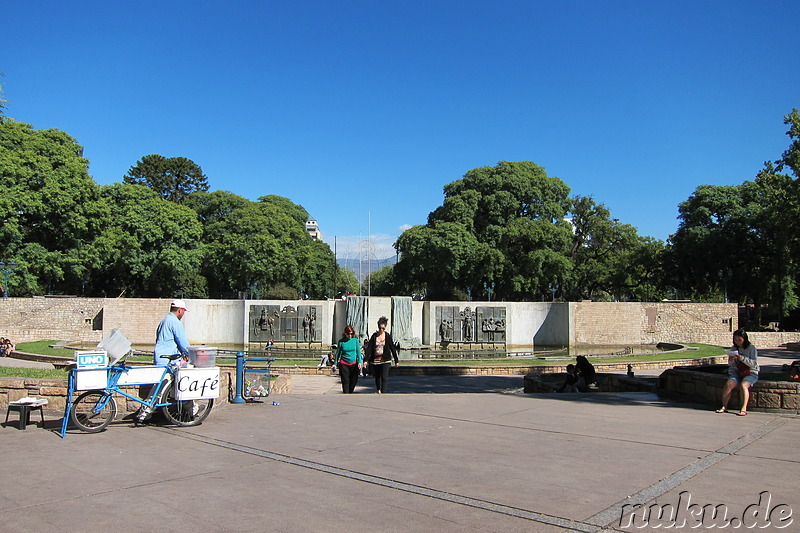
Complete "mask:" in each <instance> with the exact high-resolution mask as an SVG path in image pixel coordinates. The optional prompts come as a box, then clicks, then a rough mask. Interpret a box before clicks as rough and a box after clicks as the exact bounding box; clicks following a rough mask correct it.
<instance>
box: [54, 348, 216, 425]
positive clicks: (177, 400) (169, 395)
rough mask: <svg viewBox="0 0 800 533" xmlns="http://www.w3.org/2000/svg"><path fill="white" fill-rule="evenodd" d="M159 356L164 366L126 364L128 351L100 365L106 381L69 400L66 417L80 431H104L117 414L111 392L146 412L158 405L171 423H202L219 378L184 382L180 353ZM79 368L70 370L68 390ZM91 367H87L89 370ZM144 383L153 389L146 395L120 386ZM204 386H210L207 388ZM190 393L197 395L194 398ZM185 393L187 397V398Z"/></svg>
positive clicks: (71, 386) (115, 403)
mask: <svg viewBox="0 0 800 533" xmlns="http://www.w3.org/2000/svg"><path fill="white" fill-rule="evenodd" d="M161 357H163V358H165V359H169V364H167V365H165V366H163V367H161V366H147V367H132V366H126V365H125V362H124V361H125V358H127V355H125V356H124V357H122V358H120V360H119V361H117V362H116V363H114V364H113V365H111V366H109V367H106V368H103V369H100V370H101V371H107V383H106V384H105V386H104V387H103V388H99V389H96V390H88V391H86V392H84V393H82V394H81V395H80V396H78V397H77V399H75V401H73V402H71V403H68V405H67V409H68V411H69V420H70V421H72V423H73V424H74V425H75V426H76V427H77V428H78V429H80V430H81V431H86V432H89V433H98V432H100V431H103V430H104V429H106V427H107V426H108V425H109V424H110V423H111V421H112V420H114V418H115V417H116V415H117V402H116V401H115V400H114V395H115V394H120V395H122V396H124V397H125V398H127V399H129V400H133V401H135V402H138V403H140V404H142V406H143V407H144V408H145V409H147V410H148V411H147V412H155V410H156V409H160V410H161V412H162V413H163V415H164V417H165V418H166V419H167V421H168V422H169V423H171V424H174V425H177V426H197V425H199V424H200V423H202V422H203V420H205V419H206V417H208V415H209V413H211V409H212V408H213V407H214V399H213V398H209V397H207V396H210V395H211V394H208V393H209V392H212V391H213V390H214V389H216V391H217V393H218V390H219V387H218V386H219V381H218V379H219V378H218V377H217V379H216V381H215V380H214V379H213V378H212V377H208V378H205V379H206V381H205V382H203V383H199V382H192V381H191V377H189V381H188V382H187V381H186V380H187V377H186V376H182V377H179V374H180V372H181V371H184V373H185V372H186V369H181V368H180V367H179V366H178V365H177V364H176V360H177V359H179V358H180V357H181V356H180V355H170V356H161ZM198 370H203V369H198ZM207 370H211V369H207ZM80 371H81V370H80V369H77V370H72V371H71V374H70V392H71V391H72V390H73V389H74V382H75V381H76V380H75V376H76V372H80ZM92 371H93V370H89V372H92ZM94 371H95V372H97V371H98V370H94ZM159 372H160V374H159ZM189 372H191V371H189ZM147 384H152V385H153V389H152V390H151V392H150V394H149V395H148V397H147V398H145V399H142V398H138V397H136V396H134V395H131V394H128V393H127V392H125V391H124V390H122V387H129V386H138V385H147ZM206 388H208V389H209V390H208V391H206ZM184 391H190V394H185V393H184V394H182V392H184ZM198 392H199V394H198ZM192 393H193V394H194V396H199V397H198V398H194V396H193V394H192ZM187 397H188V398H190V399H186V398H187ZM192 398H193V399H192ZM70 399H71V398H70ZM65 422H66V419H65ZM65 430H66V428H63V430H62V433H63V432H64V431H65Z"/></svg>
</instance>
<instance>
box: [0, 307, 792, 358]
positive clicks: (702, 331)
mask: <svg viewBox="0 0 800 533" xmlns="http://www.w3.org/2000/svg"><path fill="white" fill-rule="evenodd" d="M372 300H374V305H372V303H373V302H372ZM372 300H371V301H370V311H369V326H370V328H372V327H374V325H375V322H376V321H377V318H378V317H379V316H381V315H386V316H391V313H390V303H389V299H388V298H380V297H373V299H372ZM187 303H188V305H189V307H190V311H189V313H187V314H186V316H185V317H184V319H183V322H184V325H185V327H186V333H187V336H188V337H189V341H190V342H191V343H192V344H212V345H216V344H229V345H230V344H244V343H245V342H246V339H248V331H249V329H248V328H249V320H248V317H247V316H246V311H247V309H249V306H250V305H251V304H256V303H257V304H268V303H277V304H281V305H297V302H295V301H283V302H281V301H272V300H257V301H256V300H187ZM303 303H304V304H310V305H319V306H322V309H323V313H322V316H321V317H320V318H319V320H318V324H317V330H318V332H319V338H320V342H321V343H322V345H323V346H325V345H327V343H328V342H335V341H336V340H338V338H339V336H340V334H341V331H342V329H343V328H344V320H345V318H344V314H345V304H344V302H341V301H336V302H335V301H319V302H317V301H304V302H303ZM438 305H450V306H459V307H460V308H465V307H472V308H475V307H477V306H478V305H489V304H488V303H487V304H484V303H481V302H413V304H412V306H413V317H412V322H413V324H412V325H413V333H414V336H415V337H416V336H418V335H419V338H420V339H421V340H422V341H423V344H424V345H429V346H430V345H433V344H435V343H436V334H435V329H436V328H435V324H434V321H435V308H436V306H438ZM490 305H491V306H493V307H494V306H500V307H503V308H505V309H506V316H507V318H508V320H507V331H506V339H507V341H506V344H507V346H508V347H513V348H517V349H520V348H533V346H534V345H536V346H539V345H563V346H567V345H570V346H574V347H580V346H585V345H606V346H627V345H639V344H655V343H658V342H662V341H670V342H700V343H707V344H715V345H719V346H728V345H730V344H731V333H732V332H733V331H734V330H735V329H736V327H737V322H736V313H737V306H736V304H699V303H677V302H653V303H649V302H642V303H617V302H615V303H605V302H572V303H558V302H556V303H551V302H491V304H490ZM168 311H169V299H162V298H106V299H103V298H0V336H7V337H10V338H12V339H13V340H14V341H15V342H24V341H33V340H64V341H84V342H91V343H96V342H98V341H99V340H100V339H101V338H102V337H103V334H104V333H108V332H110V331H111V330H112V329H113V328H115V327H118V328H121V330H122V332H123V334H124V335H125V336H126V337H127V338H128V339H130V340H131V341H132V342H133V343H134V344H144V345H149V344H152V343H153V341H154V337H155V330H156V326H157V325H158V322H159V321H160V320H161V318H163V317H164V315H165V314H166V313H167V312H168ZM431 317H434V318H433V319H432V318H431ZM750 338H751V341H752V342H753V344H755V345H756V346H758V347H769V346H794V345H797V344H798V343H800V332H791V333H784V332H781V333H771V332H765V333H752V334H750Z"/></svg>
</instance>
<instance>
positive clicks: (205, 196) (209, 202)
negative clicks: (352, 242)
mask: <svg viewBox="0 0 800 533" xmlns="http://www.w3.org/2000/svg"><path fill="white" fill-rule="evenodd" d="M186 204H187V205H188V206H190V207H192V208H193V209H195V210H196V212H197V214H198V216H199V218H200V220H201V221H202V222H203V226H204V233H203V240H204V242H205V243H206V246H207V251H208V255H207V259H206V261H205V264H204V267H203V273H204V275H205V277H206V278H207V279H208V280H209V289H210V294H211V295H213V296H215V297H220V296H223V295H227V296H230V295H231V294H232V293H236V292H248V291H249V290H251V289H255V291H256V292H257V293H259V294H260V295H262V296H263V295H267V294H277V292H280V293H282V294H283V293H285V292H286V287H291V288H292V291H293V298H296V297H298V296H299V295H301V293H302V295H304V296H305V295H308V296H309V297H312V298H324V297H326V296H328V295H332V294H333V292H334V286H335V280H334V276H335V275H336V265H335V258H334V256H333V253H332V252H331V250H330V247H329V246H328V245H327V244H325V243H322V242H320V241H315V240H313V239H312V238H311V237H310V236H309V235H308V233H307V232H306V230H305V222H306V220H307V217H308V214H307V213H306V211H305V209H303V208H302V206H299V205H296V204H294V203H293V202H292V201H291V200H289V199H288V198H283V197H280V196H274V195H272V196H264V197H261V198H259V201H258V202H251V201H250V200H247V199H245V198H242V197H241V196H237V195H235V194H232V193H230V192H226V191H215V192H211V193H207V192H196V193H193V194H191V195H190V196H189V197H187V200H186ZM276 291H277V292H276Z"/></svg>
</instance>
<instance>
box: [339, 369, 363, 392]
mask: <svg viewBox="0 0 800 533" xmlns="http://www.w3.org/2000/svg"><path fill="white" fill-rule="evenodd" d="M339 376H341V378H342V392H343V393H345V394H352V392H353V391H354V390H355V389H356V384H357V383H358V365H346V364H344V363H339Z"/></svg>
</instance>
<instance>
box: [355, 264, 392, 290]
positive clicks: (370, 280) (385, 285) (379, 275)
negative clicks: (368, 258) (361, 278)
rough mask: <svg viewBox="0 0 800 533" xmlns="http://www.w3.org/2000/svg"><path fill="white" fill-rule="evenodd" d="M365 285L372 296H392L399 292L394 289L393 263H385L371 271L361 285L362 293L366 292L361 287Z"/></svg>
mask: <svg viewBox="0 0 800 533" xmlns="http://www.w3.org/2000/svg"><path fill="white" fill-rule="evenodd" d="M367 286H369V289H370V292H371V293H372V295H373V296H394V295H397V294H400V292H398V290H397V289H396V281H395V275H394V265H386V266H384V267H383V268H381V269H380V270H376V271H375V272H371V273H370V274H369V275H368V276H367V280H365V282H364V284H363V285H362V292H363V293H364V294H366V291H364V290H363V288H364V287H367Z"/></svg>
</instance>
